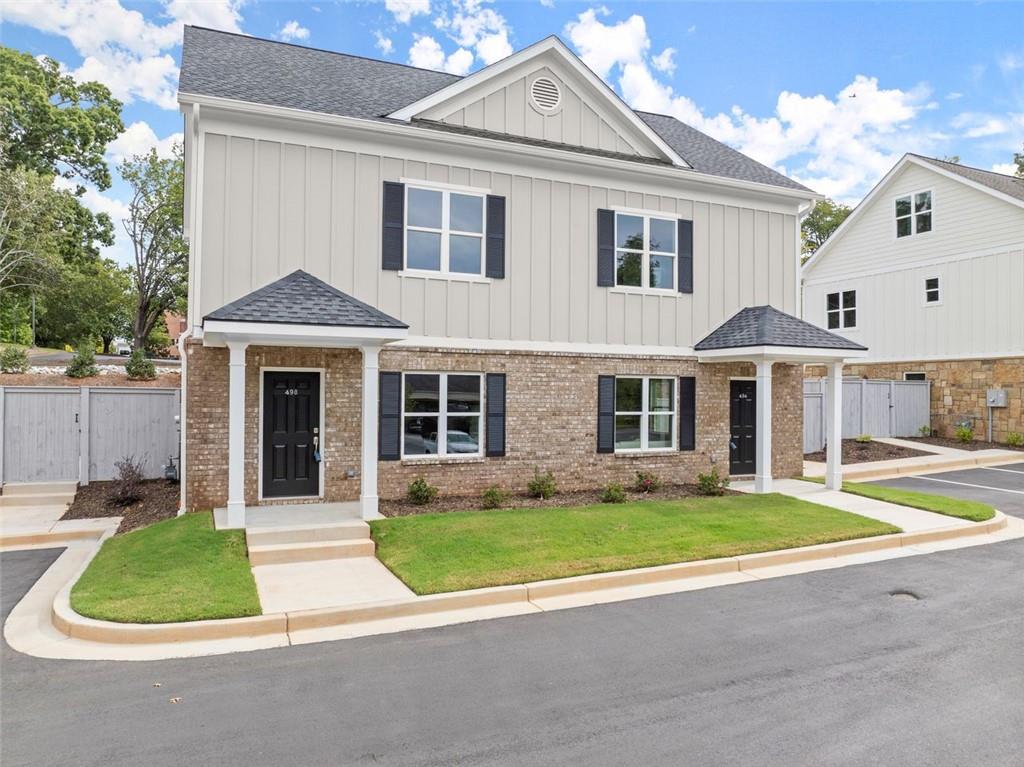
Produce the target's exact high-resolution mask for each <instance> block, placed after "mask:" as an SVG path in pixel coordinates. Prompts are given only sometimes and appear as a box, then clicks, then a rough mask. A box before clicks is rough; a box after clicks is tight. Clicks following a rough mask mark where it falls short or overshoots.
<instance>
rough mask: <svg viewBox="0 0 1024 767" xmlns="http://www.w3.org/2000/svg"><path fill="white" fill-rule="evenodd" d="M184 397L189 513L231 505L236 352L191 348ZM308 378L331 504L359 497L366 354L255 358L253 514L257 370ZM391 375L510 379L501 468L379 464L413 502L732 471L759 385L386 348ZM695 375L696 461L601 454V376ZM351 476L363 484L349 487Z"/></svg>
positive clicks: (785, 417) (784, 429) (786, 369)
mask: <svg viewBox="0 0 1024 767" xmlns="http://www.w3.org/2000/svg"><path fill="white" fill-rule="evenodd" d="M187 354H188V369H187V381H186V389H187V391H186V398H187V407H188V414H187V420H188V423H187V425H186V427H187V428H186V435H187V448H186V449H187V456H186V462H187V463H186V482H187V489H186V492H187V500H186V505H187V507H188V508H190V509H193V508H210V507H216V506H223V505H224V504H225V503H226V502H227V466H228V385H227V379H228V366H227V351H226V350H224V349H213V348H206V347H203V346H201V345H200V344H198V343H194V342H193V343H191V344H190V345H189V346H188V349H187ZM261 367H308V368H320V369H323V370H324V372H325V375H324V380H323V382H322V386H323V387H324V395H325V396H324V401H325V419H324V422H323V424H322V431H323V434H324V449H323V457H324V472H325V481H324V485H325V492H324V498H325V500H327V501H343V500H354V499H356V498H358V497H359V480H358V472H359V466H360V422H359V413H360V398H361V358H360V353H359V351H358V350H335V349H299V348H284V347H250V348H249V349H248V351H247V354H246V403H247V409H246V413H247V423H246V478H245V492H246V503H248V504H256V503H257V502H258V487H257V483H258V477H259V469H258V456H259V448H258V445H259V443H258V430H259V391H260V386H259V375H260V374H259V371H260V368H261ZM380 369H381V370H382V371H387V370H392V371H410V370H418V371H439V372H459V371H467V372H468V371H472V372H479V373H505V374H506V375H507V399H506V411H507V412H506V455H505V456H503V457H501V458H469V459H460V458H445V459H441V458H425V459H411V460H403V461H381V462H380V463H379V468H378V472H379V479H378V493H379V495H380V497H381V498H398V497H402V496H404V494H405V492H406V488H407V487H408V485H409V483H410V482H411V481H412V480H413V479H415V478H416V477H424V478H425V479H426V480H427V481H428V482H430V483H431V484H433V485H437V486H438V487H439V488H440V490H441V492H442V493H445V494H452V495H476V494H478V493H480V492H481V491H482V490H483V489H484V488H486V487H488V486H490V485H499V486H501V487H504V488H507V489H509V490H513V491H521V490H523V489H525V487H526V483H527V481H528V480H529V479H530V478H531V477H532V476H533V473H534V469H540V470H541V471H546V470H550V471H552V472H553V473H554V475H555V478H556V480H557V482H558V484H559V487H560V488H562V489H565V490H570V489H584V488H593V487H599V486H603V485H605V484H607V483H608V482H612V481H616V482H622V483H627V482H629V481H631V480H632V479H633V477H634V474H635V472H637V471H640V470H645V471H653V472H655V473H656V474H658V475H659V476H660V477H662V478H663V479H665V480H667V481H677V482H681V481H693V480H694V479H695V477H696V475H697V473H699V472H704V471H707V470H708V469H709V468H710V467H711V466H712V465H717V466H718V467H719V471H721V472H723V473H725V472H727V471H728V458H729V455H728V443H729V378H730V377H731V376H736V377H741V376H753V375H754V366H753V365H752V364H748V363H729V364H713V365H707V364H698V363H697V362H696V360H693V359H678V358H666V357H614V356H596V355H585V354H562V353H547V352H483V351H459V352H452V351H437V350H421V349H401V350H398V349H387V348H385V349H384V351H382V352H381V356H380ZM629 374H635V375H664V376H672V377H678V376H685V375H694V376H696V378H697V419H696V420H697V423H696V426H697V428H696V432H697V445H696V450H694V451H692V452H680V451H672V452H666V453H651V454H631V455H628V456H627V455H614V454H599V453H597V452H596V444H597V433H596V432H597V377H598V375H629ZM802 379H803V370H802V368H801V367H800V366H796V365H781V364H778V365H776V366H775V369H774V378H773V384H772V387H773V398H772V399H773V413H772V442H773V445H772V463H773V467H772V468H773V474H774V475H775V476H777V477H788V476H796V475H799V474H800V472H801V469H802V427H803V396H802ZM348 470H355V472H356V476H357V478H355V479H347V478H346V476H347V473H348Z"/></svg>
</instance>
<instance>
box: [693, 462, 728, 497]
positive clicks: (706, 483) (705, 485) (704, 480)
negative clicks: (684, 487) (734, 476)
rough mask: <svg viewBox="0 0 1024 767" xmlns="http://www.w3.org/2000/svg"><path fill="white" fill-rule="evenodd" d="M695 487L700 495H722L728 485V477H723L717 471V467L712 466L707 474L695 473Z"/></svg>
mask: <svg viewBox="0 0 1024 767" xmlns="http://www.w3.org/2000/svg"><path fill="white" fill-rule="evenodd" d="M697 487H699V488H700V492H701V495H724V494H725V489H726V488H727V487H729V477H723V476H722V475H720V474H719V473H718V468H717V467H715V466H712V467H711V471H709V472H708V473H707V474H698V475H697Z"/></svg>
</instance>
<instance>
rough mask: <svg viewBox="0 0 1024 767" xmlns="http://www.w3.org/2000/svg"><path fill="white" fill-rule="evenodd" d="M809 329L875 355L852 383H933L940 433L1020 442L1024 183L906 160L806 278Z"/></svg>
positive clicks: (857, 369) (852, 369) (854, 371)
mask: <svg viewBox="0 0 1024 767" xmlns="http://www.w3.org/2000/svg"><path fill="white" fill-rule="evenodd" d="M803 317H804V319H806V320H808V321H810V322H812V323H814V324H816V325H818V326H820V327H823V328H828V329H830V330H833V331H835V332H838V333H841V334H842V335H844V336H846V337H848V338H850V339H851V340H855V341H858V342H860V343H861V344H863V345H864V346H867V347H868V348H869V350H870V351H869V353H868V356H867V359H865V360H864V362H862V363H861V362H859V361H858V364H856V365H849V366H847V368H846V371H845V372H846V373H847V374H848V375H857V376H865V377H868V378H889V379H903V380H920V379H924V380H929V381H931V382H932V426H933V428H936V429H938V430H939V431H940V432H941V433H944V434H950V433H951V432H952V430H953V429H954V428H955V424H956V423H957V422H959V421H961V420H967V419H970V420H972V421H973V423H974V427H975V437H976V438H980V437H983V436H984V433H985V420H986V419H987V417H988V413H987V412H986V411H987V407H988V402H987V400H986V394H987V391H988V390H989V389H993V388H997V389H1003V390H1004V394H1003V395H1002V396H1003V397H1005V403H1006V404H1005V406H1002V405H1000V406H998V407H995V408H993V412H992V415H993V438H994V439H996V440H998V441H1004V440H1005V439H1006V438H1007V436H1008V435H1009V434H1011V433H1014V432H1017V433H1020V432H1024V418H1022V414H1021V411H1022V400H1024V179H1020V178H1015V177H1013V176H1006V175H1003V174H1000V173H993V172H991V171H986V170H981V169H979V168H971V167H968V166H966V165H960V164H958V163H953V162H946V161H943V160H936V159H932V158H929V157H922V156H919V155H914V154H907V155H905V156H904V157H903V158H902V159H901V160H900V161H899V162H898V163H896V165H895V167H893V169H892V170H891V171H889V173H888V174H886V176H885V177H884V178H883V179H882V180H881V181H880V182H879V183H878V185H877V186H875V188H874V189H872V190H871V192H870V194H868V196H867V197H865V198H864V200H863V201H862V202H861V203H860V205H858V206H857V208H856V209H855V210H854V211H853V213H852V214H850V216H849V218H847V219H846V221H845V222H843V225H842V226H840V227H839V228H838V229H837V230H836V231H835V233H834V234H833V235H832V236H831V237H829V239H828V240H827V241H826V242H825V243H824V244H823V245H822V246H821V248H819V249H818V252H817V253H815V255H814V256H813V257H812V258H811V259H810V260H809V261H808V262H807V263H806V264H805V265H804V267H803Z"/></svg>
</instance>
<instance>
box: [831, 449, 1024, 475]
mask: <svg viewBox="0 0 1024 767" xmlns="http://www.w3.org/2000/svg"><path fill="white" fill-rule="evenodd" d="M979 452H981V451H979ZM922 457H923V456H922ZM896 460H897V461H900V462H903V461H906V462H907V463H905V464H902V465H901V464H897V463H896V462H895V461H894V462H893V463H894V465H891V466H881V467H867V468H861V469H858V468H857V464H851V465H848V466H843V480H844V481H847V482H869V481H874V480H878V479H895V478H896V477H908V476H912V475H914V474H939V473H942V472H945V471H959V470H962V469H976V468H978V467H979V466H995V465H998V464H1004V463H1019V462H1022V461H1024V453H1018V454H1017V455H1016V456H1012V455H1006V454H1005V452H1004V453H1002V454H998V455H979V456H970V457H967V458H961V457H959V456H957V457H953V458H942V457H940V456H938V455H936V456H935V457H934V458H929V460H927V461H921V462H920V463H910V462H911V461H914V460H917V459H916V458H903V459H896ZM879 463H887V462H885V461H880V462H879ZM865 466H867V465H865ZM817 476H824V474H822V475H817Z"/></svg>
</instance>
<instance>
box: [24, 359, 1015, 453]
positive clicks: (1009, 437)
mask: <svg viewBox="0 0 1024 767" xmlns="http://www.w3.org/2000/svg"><path fill="white" fill-rule="evenodd" d="M5 372H6V371H5ZM1006 444H1007V445H1009V446H1010V447H1021V446H1022V445H1024V434H1021V433H1020V432H1019V431H1011V432H1010V433H1009V434H1007V435H1006Z"/></svg>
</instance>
